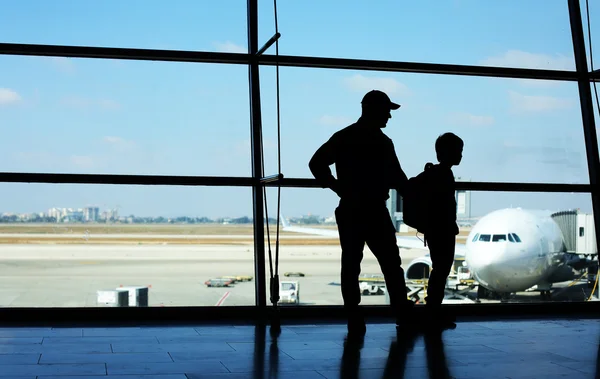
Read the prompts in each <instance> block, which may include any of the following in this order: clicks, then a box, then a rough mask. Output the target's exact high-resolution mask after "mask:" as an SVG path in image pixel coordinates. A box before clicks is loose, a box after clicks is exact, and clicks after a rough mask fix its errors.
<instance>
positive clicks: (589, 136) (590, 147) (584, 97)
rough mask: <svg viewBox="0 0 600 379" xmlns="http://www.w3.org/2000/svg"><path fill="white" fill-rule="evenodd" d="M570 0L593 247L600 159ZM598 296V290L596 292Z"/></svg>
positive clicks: (575, 0) (577, 15)
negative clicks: (589, 189)
mask: <svg viewBox="0 0 600 379" xmlns="http://www.w3.org/2000/svg"><path fill="white" fill-rule="evenodd" d="M568 1H569V20H570V22H571V37H572V39H573V51H574V53H575V67H576V70H577V85H578V87H579V101H580V104H581V117H582V121H583V135H584V138H585V150H586V155H587V163H588V171H589V175H590V187H591V196H592V210H593V212H594V228H595V232H596V248H597V247H598V238H600V222H599V221H600V220H599V217H600V195H599V193H598V170H600V158H599V154H598V137H597V135H596V126H595V125H596V124H595V120H594V105H593V99H592V91H591V89H590V85H591V82H592V80H593V78H592V75H591V73H590V71H589V70H588V61H587V54H586V51H585V39H584V34H583V19H582V18H581V4H580V1H579V0H568ZM596 293H597V295H596V297H597V298H600V291H597V292H596Z"/></svg>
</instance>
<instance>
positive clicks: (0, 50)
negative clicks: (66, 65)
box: [0, 43, 250, 64]
mask: <svg viewBox="0 0 600 379" xmlns="http://www.w3.org/2000/svg"><path fill="white" fill-rule="evenodd" d="M0 54H4V55H34V56H57V57H71V58H101V59H130V60H150V61H171V62H200V63H229V64H248V63H249V62H250V55H248V54H242V53H221V52H210V51H181V50H155V49H131V48H116V47H89V46H62V45H30V44H16V43H0Z"/></svg>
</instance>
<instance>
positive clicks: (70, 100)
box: [60, 96, 121, 110]
mask: <svg viewBox="0 0 600 379" xmlns="http://www.w3.org/2000/svg"><path fill="white" fill-rule="evenodd" d="M60 102H61V104H62V105H65V106H68V107H72V108H78V109H104V110H117V109H119V108H121V105H120V104H119V103H117V102H116V101H114V100H110V99H88V98H85V97H81V96H70V97H65V98H63V99H61V101H60Z"/></svg>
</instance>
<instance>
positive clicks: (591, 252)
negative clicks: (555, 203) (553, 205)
mask: <svg viewBox="0 0 600 379" xmlns="http://www.w3.org/2000/svg"><path fill="white" fill-rule="evenodd" d="M552 219H553V220H554V221H555V222H556V224H557V225H558V227H559V228H560V230H561V231H562V234H563V238H564V241H565V250H566V252H567V253H572V254H578V255H586V256H591V257H594V256H596V255H597V254H598V245H597V244H596V232H595V229H594V215H592V214H586V213H582V212H580V211H579V210H577V209H575V210H569V211H561V212H556V213H554V214H553V215H552Z"/></svg>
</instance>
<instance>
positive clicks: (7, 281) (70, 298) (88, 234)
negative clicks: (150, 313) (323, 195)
mask: <svg viewBox="0 0 600 379" xmlns="http://www.w3.org/2000/svg"><path fill="white" fill-rule="evenodd" d="M251 217H252V207H251V196H250V189H249V188H242V187H239V188H222V187H220V188H211V187H197V188H193V187H164V186H159V187H144V186H111V185H46V184H6V183H5V184H2V185H0V306H2V307H99V306H111V305H112V306H114V305H115V304H121V305H122V304H123V303H115V302H116V299H115V297H114V296H118V295H115V291H116V290H117V289H120V290H121V291H122V290H123V288H127V287H130V286H133V287H140V288H141V291H142V292H145V291H146V293H145V294H146V295H147V305H148V306H151V307H161V306H165V307H168V306H215V305H220V306H229V305H253V304H255V299H254V285H255V280H254V278H253V276H254V263H253V261H254V259H253V256H254V254H253V250H254V248H253V243H254V242H253V241H254V237H253V227H252V223H251V222H252V221H251ZM209 284H212V285H214V286H209ZM121 286H122V287H121ZM143 296H144V294H143V293H142V294H141V295H140V297H139V299H140V304H142V305H143V301H144V300H143ZM129 304H133V301H132V302H130V303H129Z"/></svg>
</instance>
